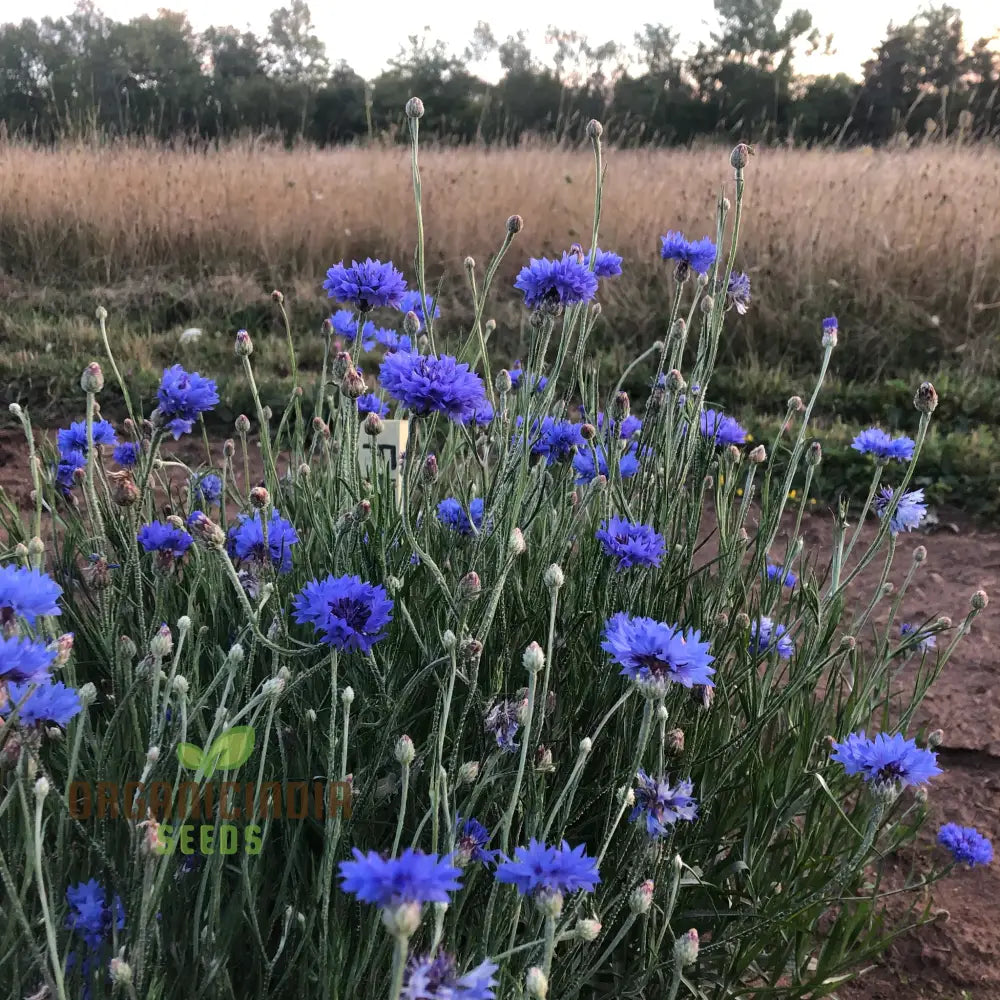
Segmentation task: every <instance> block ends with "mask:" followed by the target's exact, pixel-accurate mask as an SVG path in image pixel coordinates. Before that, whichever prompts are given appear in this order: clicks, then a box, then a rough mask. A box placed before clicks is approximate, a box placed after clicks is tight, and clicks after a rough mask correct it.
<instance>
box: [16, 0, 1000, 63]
mask: <svg viewBox="0 0 1000 1000" xmlns="http://www.w3.org/2000/svg"><path fill="white" fill-rule="evenodd" d="M952 4H953V5H954V6H956V7H958V8H960V9H961V11H962V15H963V18H964V21H965V35H966V39H967V40H968V41H970V42H971V41H974V40H975V39H976V38H979V37H981V36H983V35H992V34H994V33H995V32H997V31H998V29H1000V4H997V3H995V2H992V0H965V2H964V3H963V2H961V0H958V2H956V0H952ZM281 5H282V0H201V2H198V3H192V2H190V0H174V2H173V3H171V2H169V0H103V3H101V2H100V0H99V2H98V6H99V7H100V8H101V9H102V10H103V11H104V12H105V14H107V15H108V16H109V17H113V18H115V19H116V20H128V19H129V18H131V17H135V16H137V15H140V14H153V13H155V12H156V10H157V8H159V7H167V8H168V9H170V10H182V11H184V12H185V13H187V15H188V17H189V19H190V20H191V23H192V24H193V25H194V27H195V28H196V29H198V30H201V29H203V28H206V27H208V26H209V25H211V24H215V25H224V24H232V25H235V26H236V27H240V28H243V27H247V26H249V27H251V28H252V29H254V30H255V31H256V32H257V33H263V31H264V30H266V26H267V23H268V15H269V13H270V11H271V10H272V9H273V8H275V7H278V6H281ZM800 5H804V6H806V7H808V8H809V9H810V10H812V12H813V23H814V24H815V26H816V27H817V28H818V29H819V30H820V32H822V33H823V34H824V35H826V34H829V33H831V32H832V33H833V35H834V43H833V44H834V50H835V51H834V52H833V53H832V54H830V55H819V54H817V55H814V56H813V57H811V58H808V59H806V58H800V59H799V60H798V62H797V68H798V70H799V72H802V73H837V72H845V73H849V74H851V75H852V76H856V75H857V74H858V71H859V67H860V65H861V63H862V62H864V60H865V59H867V58H868V56H869V55H870V54H871V50H872V48H873V47H874V46H875V45H877V43H878V42H879V40H880V39H881V38H882V37H883V35H884V32H885V28H886V26H887V25H888V24H889V22H890V21H894V22H896V23H902V22H905V21H907V20H909V19H910V18H911V17H912V16H913V15H914V14H915V13H916V12H917V10H918V9H919V8H920V6H922V4H921V3H920V2H919V0H799V2H798V3H796V2H794V0H785V5H784V9H785V10H786V11H787V10H791V9H793V8H794V7H796V6H800ZM310 6H311V8H312V12H313V20H314V21H315V24H316V29H317V33H318V34H319V36H320V37H321V38H322V39H323V41H324V42H325V43H326V46H327V52H328V53H329V55H330V58H331V61H334V62H335V61H337V60H340V59H345V60H346V61H347V62H348V63H350V65H351V66H353V67H354V69H355V70H357V72H359V73H360V74H361V75H362V76H364V77H366V78H371V77H374V76H376V75H377V74H378V72H379V71H380V70H381V69H382V68H383V67H384V65H385V63H386V60H387V59H388V58H390V57H391V56H393V55H395V54H396V52H397V51H398V48H399V45H400V43H401V42H403V41H405V39H406V37H407V36H408V35H411V34H420V33H422V32H423V29H424V27H425V26H426V27H428V28H429V29H430V30H431V33H432V35H433V36H434V37H436V38H441V39H442V40H443V41H445V42H447V43H448V44H449V45H450V46H451V48H452V50H453V51H455V52H459V53H460V52H461V51H462V49H463V47H464V46H465V43H466V42H467V41H468V39H469V38H470V37H471V34H472V29H473V28H474V27H475V24H476V22H477V21H478V20H485V21H487V22H488V23H489V24H490V25H491V26H492V28H493V32H494V34H495V35H496V36H497V37H498V38H500V39H502V38H504V37H506V36H507V35H509V34H514V33H515V32H517V31H518V30H519V29H524V30H526V31H528V32H529V35H530V36H531V41H532V42H533V43H534V44H533V45H532V49H533V51H534V52H535V53H536V54H537V55H539V56H542V55H543V53H544V35H545V29H546V27H547V26H548V25H549V24H551V23H554V24H556V25H557V26H558V27H559V28H561V29H563V30H572V31H577V32H579V33H581V34H584V35H586V36H587V37H588V38H589V40H590V41H591V43H596V42H604V41H607V40H609V39H613V40H615V41H618V42H624V43H629V42H631V40H632V34H633V32H634V31H635V30H636V29H637V28H639V27H641V26H642V24H643V23H645V22H647V21H648V22H651V23H659V22H663V23H665V24H668V25H670V26H671V27H673V28H674V29H675V30H676V31H678V32H679V33H680V35H681V39H682V44H686V45H687V46H690V45H691V44H692V43H694V42H696V41H697V40H698V39H699V38H706V37H707V35H708V31H709V29H710V27H711V26H712V25H713V24H714V23H715V22H714V17H713V14H714V8H713V5H712V2H711V0H683V2H679V3H678V2H675V3H671V2H669V0H624V2H622V3H620V4H618V5H612V4H608V3H601V2H599V0H591V2H589V3H577V4H574V5H563V4H548V3H539V2H538V0H500V2H496V3H493V4H482V5H480V4H473V3H469V2H468V0H408V2H405V3H404V2H400V0H381V2H378V3H372V2H371V0H368V2H357V0H348V2H347V3H343V2H335V0H314V2H313V3H311V5H310ZM72 7H73V2H72V0H0V20H2V21H17V20H20V19H21V18H22V17H34V18H38V17H43V16H46V15H49V16H55V17H57V16H60V15H63V14H66V13H68V12H69V11H70V10H72ZM481 69H482V70H484V71H486V72H487V73H488V71H489V68H488V67H481ZM490 75H492V74H490Z"/></svg>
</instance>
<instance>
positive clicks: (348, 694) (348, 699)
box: [340, 684, 354, 705]
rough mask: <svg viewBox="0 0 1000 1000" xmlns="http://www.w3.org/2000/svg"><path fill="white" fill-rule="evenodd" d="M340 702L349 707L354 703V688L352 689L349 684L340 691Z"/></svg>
mask: <svg viewBox="0 0 1000 1000" xmlns="http://www.w3.org/2000/svg"><path fill="white" fill-rule="evenodd" d="M340 700H341V701H342V702H343V703H344V704H345V705H350V704H352V703H353V701H354V688H352V687H351V685H350V684H348V685H347V687H345V688H344V690H343V691H341V693H340Z"/></svg>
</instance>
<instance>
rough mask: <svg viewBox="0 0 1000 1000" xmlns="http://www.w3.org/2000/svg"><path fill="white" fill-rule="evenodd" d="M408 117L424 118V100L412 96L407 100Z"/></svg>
mask: <svg viewBox="0 0 1000 1000" xmlns="http://www.w3.org/2000/svg"><path fill="white" fill-rule="evenodd" d="M405 110H406V117H407V118H423V117H424V102H423V101H422V100H420V98H419V97H411V98H410V99H409V100H408V101H407V102H406V109H405Z"/></svg>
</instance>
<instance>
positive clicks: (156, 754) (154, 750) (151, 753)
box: [146, 747, 160, 764]
mask: <svg viewBox="0 0 1000 1000" xmlns="http://www.w3.org/2000/svg"><path fill="white" fill-rule="evenodd" d="M159 759H160V748H159V747H150V748H149V749H148V750H147V751H146V760H147V761H148V762H149V763H150V764H155V763H156V762H157V761H158V760H159Z"/></svg>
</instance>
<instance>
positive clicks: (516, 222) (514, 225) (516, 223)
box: [507, 215, 524, 236]
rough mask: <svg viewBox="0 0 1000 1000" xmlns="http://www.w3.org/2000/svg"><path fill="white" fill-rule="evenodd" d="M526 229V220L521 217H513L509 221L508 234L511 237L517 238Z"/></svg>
mask: <svg viewBox="0 0 1000 1000" xmlns="http://www.w3.org/2000/svg"><path fill="white" fill-rule="evenodd" d="M522 229H524V219H522V218H521V216H519V215H512V216H510V217H509V218H508V219H507V232H508V233H510V235H511V236H517V234H518V233H519V232H520V231H521V230H522Z"/></svg>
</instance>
